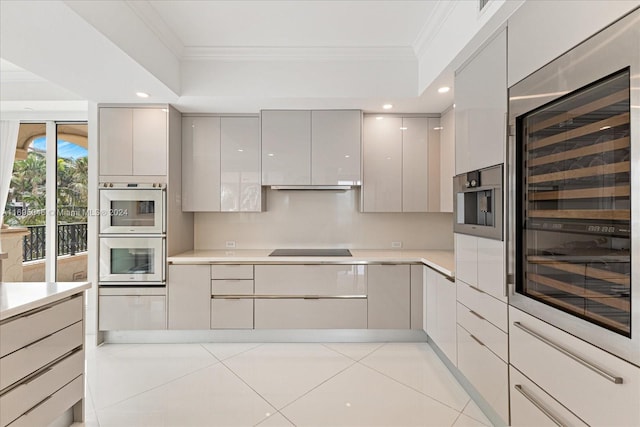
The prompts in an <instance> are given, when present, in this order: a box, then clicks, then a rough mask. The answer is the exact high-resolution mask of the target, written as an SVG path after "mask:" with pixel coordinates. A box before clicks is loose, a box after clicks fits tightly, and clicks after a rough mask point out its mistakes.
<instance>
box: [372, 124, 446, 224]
mask: <svg viewBox="0 0 640 427" xmlns="http://www.w3.org/2000/svg"><path fill="white" fill-rule="evenodd" d="M438 127H439V119H437V118H426V117H397V116H391V115H386V116H385V115H377V116H374V115H367V116H365V118H364V138H363V153H364V154H363V164H364V179H363V183H362V206H361V208H362V212H439V211H440V164H439V161H440V135H439V132H438V130H437V129H434V128H438Z"/></svg>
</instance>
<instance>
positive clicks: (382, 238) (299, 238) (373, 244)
mask: <svg viewBox="0 0 640 427" xmlns="http://www.w3.org/2000/svg"><path fill="white" fill-rule="evenodd" d="M266 197H267V210H266V212H262V213H196V214H195V227H194V234H195V243H194V245H195V247H194V249H225V242H227V241H235V242H236V249H264V248H277V247H278V248H292V247H318V248H323V247H340V248H357V249H390V248H391V242H397V241H401V242H402V248H403V249H453V216H452V214H451V213H402V214H400V213H360V212H358V207H359V201H360V191H359V190H349V191H345V192H332V191H276V190H267V194H266Z"/></svg>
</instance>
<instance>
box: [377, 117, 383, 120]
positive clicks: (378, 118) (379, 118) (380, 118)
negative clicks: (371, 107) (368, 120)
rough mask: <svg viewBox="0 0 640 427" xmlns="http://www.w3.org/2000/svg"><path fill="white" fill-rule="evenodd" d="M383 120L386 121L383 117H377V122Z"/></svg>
mask: <svg viewBox="0 0 640 427" xmlns="http://www.w3.org/2000/svg"><path fill="white" fill-rule="evenodd" d="M382 119H384V117H382V116H378V117H376V120H382Z"/></svg>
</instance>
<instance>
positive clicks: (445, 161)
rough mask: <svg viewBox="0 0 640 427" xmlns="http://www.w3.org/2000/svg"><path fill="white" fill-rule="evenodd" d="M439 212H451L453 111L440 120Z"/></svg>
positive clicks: (453, 161)
mask: <svg viewBox="0 0 640 427" xmlns="http://www.w3.org/2000/svg"><path fill="white" fill-rule="evenodd" d="M436 127H439V128H441V129H440V212H453V177H454V175H455V174H456V164H455V163H456V140H455V138H456V129H455V111H454V110H453V109H451V110H449V111H448V112H447V113H445V114H443V115H442V117H441V118H440V126H436Z"/></svg>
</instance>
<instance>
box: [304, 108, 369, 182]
mask: <svg viewBox="0 0 640 427" xmlns="http://www.w3.org/2000/svg"><path fill="white" fill-rule="evenodd" d="M361 133H362V113H361V112H360V111H359V110H343V111H341V110H322V111H312V112H311V184H312V185H360V181H361V178H360V176H361V174H360V146H361V144H360V141H361Z"/></svg>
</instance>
